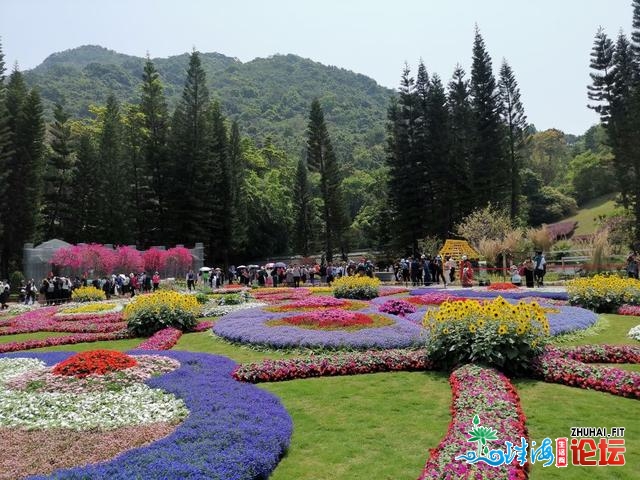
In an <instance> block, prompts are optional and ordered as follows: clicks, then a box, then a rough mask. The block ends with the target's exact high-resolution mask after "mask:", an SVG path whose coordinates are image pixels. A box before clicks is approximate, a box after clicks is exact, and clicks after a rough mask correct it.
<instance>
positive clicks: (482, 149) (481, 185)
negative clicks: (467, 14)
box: [470, 27, 511, 206]
mask: <svg viewBox="0 0 640 480" xmlns="http://www.w3.org/2000/svg"><path fill="white" fill-rule="evenodd" d="M470 92H471V106H472V111H473V118H474V142H473V150H472V157H471V159H472V163H471V175H472V178H471V181H472V184H473V192H474V200H475V204H476V205H477V206H481V205H486V204H487V203H489V202H491V203H493V204H496V205H504V204H505V203H506V200H507V199H508V192H509V186H510V184H511V181H510V179H509V171H510V168H509V165H508V164H507V163H506V159H505V155H504V142H503V134H502V125H501V119H500V105H499V102H498V95H499V92H498V89H497V86H496V80H495V77H494V75H493V70H492V65H491V57H490V56H489V54H488V53H487V51H486V48H485V44H484V40H483V39H482V36H481V35H480V31H479V30H478V28H477V27H476V32H475V40H474V43H473V64H472V68H471V83H470Z"/></svg>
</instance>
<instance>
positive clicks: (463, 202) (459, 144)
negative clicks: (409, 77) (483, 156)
mask: <svg viewBox="0 0 640 480" xmlns="http://www.w3.org/2000/svg"><path fill="white" fill-rule="evenodd" d="M447 100H448V106H449V118H450V128H449V137H450V138H449V139H450V150H449V168H450V169H451V172H452V174H451V178H450V181H451V190H452V191H453V192H455V193H456V195H455V198H454V202H453V205H452V211H453V212H454V213H455V215H456V218H455V219H454V223H457V222H458V221H459V220H460V219H461V218H464V217H465V216H467V215H468V214H470V213H471V212H472V210H473V208H474V204H473V198H472V197H473V195H472V183H471V173H470V165H471V151H472V148H473V143H472V139H473V137H474V135H473V112H472V110H471V103H470V100H469V81H468V80H466V79H465V71H464V69H463V68H462V67H461V66H460V65H457V66H456V68H455V70H454V72H453V76H452V79H451V81H450V82H449V88H448V93H447Z"/></svg>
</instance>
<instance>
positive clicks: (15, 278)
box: [9, 270, 24, 292]
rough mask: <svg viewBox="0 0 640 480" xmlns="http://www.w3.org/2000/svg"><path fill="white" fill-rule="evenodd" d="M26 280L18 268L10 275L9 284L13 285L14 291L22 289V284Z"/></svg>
mask: <svg viewBox="0 0 640 480" xmlns="http://www.w3.org/2000/svg"><path fill="white" fill-rule="evenodd" d="M22 282H24V275H23V274H22V272H21V271H19V270H16V271H15V272H13V273H12V274H11V275H9V285H11V290H12V291H13V292H19V291H20V285H22Z"/></svg>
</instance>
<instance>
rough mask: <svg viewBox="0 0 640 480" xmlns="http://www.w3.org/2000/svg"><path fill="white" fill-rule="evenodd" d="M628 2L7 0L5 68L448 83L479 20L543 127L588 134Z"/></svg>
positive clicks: (466, 63)
mask: <svg viewBox="0 0 640 480" xmlns="http://www.w3.org/2000/svg"><path fill="white" fill-rule="evenodd" d="M631 19H632V7H631V0H607V1H603V0H455V1H448V0H423V1H420V0H403V1H401V2H400V1H388V0H320V1H305V0H263V1H259V0H242V1H240V0H225V1H220V0H209V1H207V0H180V1H178V0H102V1H96V0H0V38H1V41H2V49H3V51H4V54H5V62H6V65H7V67H8V68H9V69H11V68H12V66H13V65H14V64H15V63H16V62H17V63H18V66H19V68H20V70H23V71H24V70H28V69H30V68H33V67H35V66H37V65H38V64H40V63H41V62H42V61H43V60H44V59H45V58H46V57H47V56H48V55H50V54H51V53H55V52H59V51H63V50H67V49H70V48H75V47H78V46H81V45H88V44H91V45H101V46H103V47H107V48H109V49H112V50H115V51H117V52H121V53H126V54H130V55H138V56H144V55H146V53H147V52H149V54H150V55H151V57H168V56H171V55H179V54H181V53H184V52H190V51H191V50H192V49H193V48H196V49H197V50H199V51H201V52H219V53H222V54H224V55H227V56H229V57H236V58H238V59H240V60H241V61H243V62H247V61H250V60H252V59H254V58H256V57H268V56H270V55H274V54H288V53H293V54H296V55H300V56H302V57H305V58H310V59H312V60H315V61H317V62H320V63H323V64H325V65H334V66H337V67H341V68H345V69H348V70H352V71H354V72H357V73H362V74H364V75H367V76H369V77H371V78H373V79H374V80H376V81H377V82H378V83H379V84H380V85H383V86H386V87H389V88H396V87H397V86H398V83H399V79H400V74H401V72H402V69H403V66H404V64H405V62H406V63H408V64H409V65H410V66H411V67H412V70H413V71H414V72H415V71H416V70H417V64H418V62H419V61H420V59H422V60H423V61H424V63H425V66H426V67H427V70H428V71H429V73H437V74H438V75H440V77H441V78H442V79H443V81H444V82H445V83H446V82H448V80H449V79H450V77H451V74H452V73H453V70H454V68H455V66H456V64H458V63H459V64H460V65H461V66H462V67H463V68H464V69H465V70H466V71H467V73H469V72H470V67H471V50H472V44H473V37H474V25H476V24H477V25H478V27H479V29H480V33H481V34H482V36H483V38H484V40H485V44H486V47H487V50H488V52H489V54H490V56H491V58H492V60H493V68H494V72H495V73H496V75H497V73H498V71H499V68H500V65H501V63H502V61H503V59H506V60H507V62H508V63H509V64H510V65H511V68H512V69H513V71H514V73H515V75H516V80H517V81H518V84H519V86H520V92H521V95H522V101H523V104H524V108H525V112H526V114H527V117H528V121H529V122H530V123H533V124H534V125H535V126H536V128H537V129H538V130H545V129H548V128H558V129H560V130H562V131H564V132H565V133H573V134H576V135H579V134H582V133H584V132H585V131H586V130H587V129H588V128H589V127H590V126H591V125H593V124H595V123H597V122H598V117H597V115H596V113H594V112H593V111H591V110H589V109H587V107H586V104H587V103H588V100H587V97H586V86H587V85H588V84H589V83H590V78H589V54H590V52H591V48H592V46H593V38H594V35H595V33H596V31H597V29H598V27H599V26H602V27H603V28H604V30H605V31H606V33H607V34H608V35H609V36H610V37H612V38H613V39H614V40H615V37H617V35H618V33H619V32H620V30H621V29H622V31H623V32H624V33H626V34H629V32H630V29H631Z"/></svg>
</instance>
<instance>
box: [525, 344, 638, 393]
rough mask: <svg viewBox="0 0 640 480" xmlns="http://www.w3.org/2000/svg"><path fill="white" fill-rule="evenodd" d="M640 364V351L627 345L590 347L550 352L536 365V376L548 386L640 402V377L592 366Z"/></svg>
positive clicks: (613, 369) (635, 373)
mask: <svg viewBox="0 0 640 480" xmlns="http://www.w3.org/2000/svg"><path fill="white" fill-rule="evenodd" d="M584 361H589V362H600V363H611V361H613V362H614V363H640V348H638V347H629V346H625V345H609V346H599V345H587V346H583V347H575V348H569V349H556V348H547V350H546V351H545V352H544V353H543V354H542V355H540V357H538V359H537V360H536V361H535V362H534V364H533V366H534V369H533V372H534V374H535V375H537V376H538V377H540V378H542V379H543V380H544V381H545V382H549V383H560V384H564V385H569V386H573V387H579V388H585V389H593V390H599V391H603V392H608V393H611V394H613V395H620V396H623V397H630V398H640V373H638V372H628V371H626V370H622V369H619V368H612V367H603V366H599V365H588V364H587V363H584Z"/></svg>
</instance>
